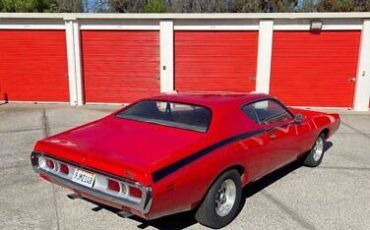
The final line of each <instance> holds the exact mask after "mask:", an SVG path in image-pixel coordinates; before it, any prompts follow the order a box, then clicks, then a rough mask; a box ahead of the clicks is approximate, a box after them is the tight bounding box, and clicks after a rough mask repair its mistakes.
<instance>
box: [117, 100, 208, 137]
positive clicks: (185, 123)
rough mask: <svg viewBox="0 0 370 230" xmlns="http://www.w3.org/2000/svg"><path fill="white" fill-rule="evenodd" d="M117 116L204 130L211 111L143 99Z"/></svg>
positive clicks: (203, 108)
mask: <svg viewBox="0 0 370 230" xmlns="http://www.w3.org/2000/svg"><path fill="white" fill-rule="evenodd" d="M117 117H119V118H125V119H130V120H136V121H143V122H149V123H155V124H159V125H165V126H170V127H175V128H181V129H188V130H193V131H198V132H206V131H207V130H208V127H209V124H210V122H211V111H210V110H209V109H208V108H205V107H202V106H198V105H189V104H182V103H176V102H167V101H155V100H145V101H140V102H138V103H136V104H134V105H132V106H130V107H128V108H127V109H125V110H123V111H122V112H120V113H118V114H117Z"/></svg>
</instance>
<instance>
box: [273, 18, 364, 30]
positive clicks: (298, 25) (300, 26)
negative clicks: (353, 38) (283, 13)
mask: <svg viewBox="0 0 370 230" xmlns="http://www.w3.org/2000/svg"><path fill="white" fill-rule="evenodd" d="M321 21H322V22H323V26H322V30H362V20H361V19H322V20H321ZM310 26H311V19H276V20H274V30H288V31H293V30H305V31H307V30H310Z"/></svg>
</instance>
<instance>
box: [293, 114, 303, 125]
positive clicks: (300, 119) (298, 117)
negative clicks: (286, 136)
mask: <svg viewBox="0 0 370 230" xmlns="http://www.w3.org/2000/svg"><path fill="white" fill-rule="evenodd" d="M302 119H303V116H302V114H296V115H295V117H294V122H295V123H301V122H302Z"/></svg>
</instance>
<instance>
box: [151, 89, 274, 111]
mask: <svg viewBox="0 0 370 230" xmlns="http://www.w3.org/2000/svg"><path fill="white" fill-rule="evenodd" d="M265 98H271V97H270V96H269V95H267V94H264V93H255V92H250V93H242V92H181V93H177V92H173V93H165V94H162V95H160V96H156V97H152V98H151V99H155V100H168V101H174V102H183V103H189V104H195V105H202V106H206V107H210V108H215V107H218V106H221V105H225V104H239V105H240V104H242V103H248V102H251V101H257V100H261V99H265Z"/></svg>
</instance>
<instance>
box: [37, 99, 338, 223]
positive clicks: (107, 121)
mask: <svg viewBox="0 0 370 230" xmlns="http://www.w3.org/2000/svg"><path fill="white" fill-rule="evenodd" d="M339 123H340V120H339V116H338V114H326V113H319V112H314V111H307V110H302V109H293V108H287V107H286V106H284V105H283V104H282V103H281V102H279V101H278V100H277V99H275V98H273V97H271V96H269V95H266V94H257V93H250V94H249V93H248V94H241V93H219V94H200V93H199V94H198V93H178V94H167V95H161V96H157V97H152V98H148V99H144V100H140V101H137V102H136V103H133V104H131V105H129V106H127V107H124V108H123V109H121V110H119V111H117V112H114V113H113V114H111V115H108V116H106V117H104V118H102V119H99V120H97V121H93V122H91V123H88V124H85V125H82V126H79V127H76V128H74V129H71V130H68V131H65V132H62V133H59V134H57V135H54V136H51V137H48V138H46V139H43V140H40V141H38V142H37V144H36V146H35V149H34V151H33V153H32V155H31V161H32V165H33V167H34V169H35V171H36V172H37V173H39V174H40V176H41V177H43V178H44V179H46V180H48V181H50V182H52V183H55V184H59V185H61V186H64V187H67V188H70V189H72V190H73V191H74V192H75V193H74V196H75V197H82V198H85V199H89V200H92V201H95V202H98V203H101V204H105V205H108V206H112V207H115V208H118V209H120V210H122V211H121V212H120V214H121V215H124V216H129V215H138V216H140V217H142V218H145V219H154V218H158V217H162V216H165V215H169V214H174V213H178V212H183V211H188V210H192V209H195V210H196V211H195V218H196V220H197V221H198V222H200V223H201V224H203V225H206V226H209V227H212V228H221V227H223V226H225V225H227V224H228V223H229V222H231V221H232V220H233V218H234V217H235V216H236V215H237V212H238V208H239V206H240V203H241V192H242V187H243V186H245V185H246V184H248V183H251V182H253V181H256V180H257V179H259V178H261V177H263V176H264V175H266V174H268V173H270V172H272V171H274V170H276V169H278V168H280V167H282V166H284V165H286V164H288V163H289V162H292V161H296V160H297V159H303V162H304V164H305V165H307V166H310V167H315V166H318V165H319V164H320V163H321V160H322V158H323V154H324V141H325V140H326V139H327V138H329V137H330V136H331V135H332V134H333V133H334V132H335V131H336V130H337V129H338V127H339Z"/></svg>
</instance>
